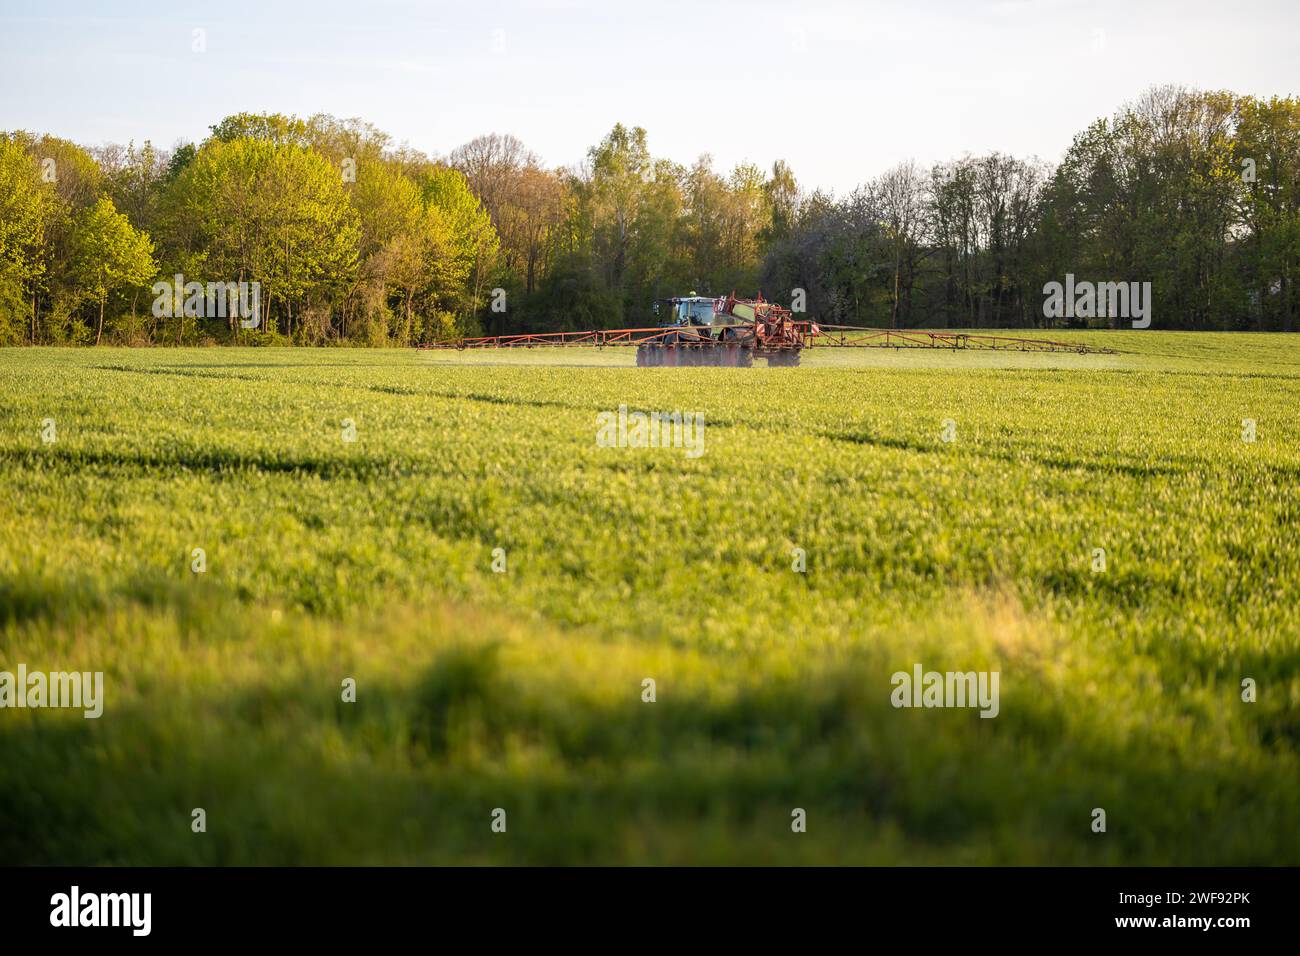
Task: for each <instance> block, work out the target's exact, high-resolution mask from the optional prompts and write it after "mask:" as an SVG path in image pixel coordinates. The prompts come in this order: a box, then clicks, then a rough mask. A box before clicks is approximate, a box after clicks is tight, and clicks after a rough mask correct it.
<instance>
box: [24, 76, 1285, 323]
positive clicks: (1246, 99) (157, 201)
mask: <svg viewBox="0 0 1300 956" xmlns="http://www.w3.org/2000/svg"><path fill="white" fill-rule="evenodd" d="M210 129H211V135H210V136H208V137H207V138H206V139H205V140H204V141H202V142H201V143H198V144H182V145H179V146H177V147H176V148H175V149H172V150H169V151H168V150H160V149H157V148H155V147H154V146H153V145H152V144H150V143H148V142H146V143H144V144H143V145H142V146H139V147H137V146H136V145H135V144H130V145H127V146H116V145H110V146H102V147H94V148H85V147H82V146H78V145H76V144H74V143H71V142H69V141H67V140H63V139H59V138H56V137H53V136H49V135H36V134H32V133H28V132H23V131H19V132H13V133H0V344H9V345H12V344H22V343H31V344H81V343H97V342H105V341H108V342H115V343H127V344H148V343H155V344H194V343H201V342H244V343H250V344H288V343H298V344H327V343H343V344H360V345H394V344H395V345H409V344H414V343H419V342H430V341H434V340H438V339H444V338H449V337H453V336H457V335H466V334H477V333H492V334H496V333H510V332H519V331H562V330H576V329H584V328H617V327H621V326H626V325H646V324H651V323H653V322H654V321H655V318H654V312H653V303H654V302H655V301H656V300H657V299H662V298H665V297H668V296H672V295H681V294H686V293H691V292H694V293H698V294H701V295H722V294H725V293H727V292H730V291H733V290H734V291H736V292H737V293H739V294H743V295H754V294H757V293H760V292H761V293H762V294H763V295H765V296H766V297H767V298H769V299H775V300H777V301H782V302H789V301H790V299H791V298H792V297H793V295H794V290H796V289H802V290H804V296H803V297H804V298H805V300H806V304H807V311H808V313H809V314H810V315H811V316H813V317H815V318H817V319H819V320H821V321H823V322H834V323H840V324H847V325H872V326H895V327H917V326H930V327H956V328H961V327H1000V328H1022V327H1041V326H1047V325H1056V324H1062V323H1070V324H1093V325H1104V324H1108V323H1114V324H1118V323H1116V322H1115V319H1113V318H1109V319H1108V318H1107V317H1104V316H1098V317H1092V318H1086V317H1085V318H1070V319H1065V318H1046V317H1045V315H1044V308H1043V302H1044V292H1043V290H1044V285H1045V284H1046V283H1049V282H1052V281H1058V282H1059V281H1061V280H1062V279H1063V278H1064V277H1065V276H1066V275H1067V274H1070V275H1074V276H1077V277H1079V278H1080V279H1090V280H1094V281H1106V282H1150V283H1151V300H1152V314H1153V316H1154V320H1155V321H1154V322H1153V327H1155V328H1166V329H1256V330H1287V331H1291V330H1296V329H1300V292H1298V291H1297V287H1296V284H1297V279H1298V278H1300V275H1298V274H1297V273H1298V271H1300V99H1298V98H1294V97H1290V98H1280V97H1273V98H1271V99H1267V100H1265V99H1258V98H1255V97H1251V96H1238V95H1234V94H1232V93H1227V92H1203V91H1197V90H1189V89H1184V88H1179V87H1158V88H1153V89H1151V90H1149V91H1148V92H1147V93H1145V94H1144V95H1143V96H1141V97H1140V98H1138V99H1137V100H1135V101H1134V102H1132V103H1130V104H1127V105H1125V106H1124V107H1122V108H1121V109H1120V110H1119V111H1118V112H1117V113H1116V114H1115V115H1114V116H1112V117H1106V118H1102V119H1098V120H1096V121H1095V122H1094V123H1092V124H1091V125H1089V126H1088V127H1087V128H1086V129H1085V130H1083V131H1082V132H1080V133H1079V134H1078V135H1077V136H1076V137H1075V138H1074V141H1073V143H1072V144H1071V146H1070V147H1069V149H1068V150H1067V151H1066V154H1065V156H1064V157H1063V158H1062V159H1061V161H1060V162H1059V163H1057V164H1055V165H1053V164H1050V163H1047V162H1045V161H1042V160H1040V159H1037V158H1032V157H1031V158H1017V157H1013V156H1007V155H1003V154H1000V153H993V154H990V155H987V156H963V157H961V158H957V159H954V160H951V161H947V162H940V163H936V164H934V165H933V166H931V167H929V168H923V167H922V166H920V165H918V164H917V163H915V162H905V163H902V164H900V165H898V166H896V167H895V168H893V169H890V170H888V171H886V172H884V173H883V174H881V175H879V176H877V177H876V178H874V179H872V180H871V181H869V182H867V183H864V184H863V185H861V186H860V187H858V188H857V189H855V190H853V191H852V192H850V193H848V194H847V195H845V196H843V197H838V198H837V197H835V196H833V195H831V194H829V193H827V192H825V191H823V190H820V189H813V190H808V189H805V188H803V187H801V185H800V184H799V182H798V181H797V179H796V178H795V175H794V172H793V171H792V170H791V169H790V168H789V166H788V165H787V164H786V163H784V162H783V161H780V160H778V161H776V162H775V163H774V164H773V165H772V167H771V168H770V169H763V168H760V167H758V166H756V165H754V164H752V163H740V164H738V165H737V166H735V167H734V168H733V169H732V170H731V171H730V172H720V171H718V170H717V169H715V167H714V163H713V161H712V159H711V157H710V156H708V155H707V154H706V155H703V156H701V157H700V158H699V159H697V160H696V161H695V162H694V163H693V164H691V165H689V166H684V165H682V164H680V163H676V162H673V161H671V160H668V159H664V158H660V157H655V156H654V155H653V154H652V153H651V151H650V148H649V145H648V141H647V136H646V132H645V130H643V129H641V128H639V127H627V126H623V125H621V124H620V125H616V126H615V127H614V128H613V129H612V130H611V131H610V132H609V133H608V134H607V135H606V136H605V137H604V138H603V139H602V140H601V141H600V142H599V143H598V144H596V145H595V146H593V147H591V149H590V150H588V152H587V155H586V158H585V160H584V161H583V162H582V163H580V164H579V165H577V166H576V167H570V168H549V167H547V166H546V165H545V164H543V163H542V162H541V161H540V160H539V159H538V157H537V156H535V155H534V154H533V153H532V152H531V151H529V150H528V149H527V148H526V146H525V145H524V144H523V143H521V142H520V141H519V140H517V139H515V138H514V137H512V136H509V135H499V134H491V135H485V136H480V137H478V138H476V139H474V140H472V141H470V142H468V143H465V144H464V145H462V146H459V147H457V148H456V149H453V150H452V151H451V152H450V153H448V154H447V155H446V156H442V157H429V156H427V155H425V154H423V153H421V152H419V151H416V150H413V149H411V148H409V147H407V146H404V145H397V144H394V142H393V141H392V139H391V137H389V136H388V135H387V134H386V133H384V132H383V131H380V130H378V129H376V128H375V127H374V126H372V125H370V124H368V123H365V122H363V121H361V120H358V119H347V120H341V119H337V118H334V117H331V116H327V115H317V116H313V117H310V118H308V119H300V118H297V117H292V116H283V115H279V114H250V113H244V114H237V115H234V116H230V117H227V118H225V119H223V120H221V121H220V122H219V123H217V124H216V125H214V126H212V127H211V128H210ZM174 277H181V279H183V281H184V282H186V283H191V282H194V283H199V284H201V285H202V284H205V283H255V284H256V285H255V287H254V288H255V295H256V300H257V309H258V318H257V321H256V323H255V324H254V325H252V326H251V327H250V324H249V323H244V322H241V321H240V316H238V315H236V314H234V313H232V312H231V311H230V310H226V314H219V315H213V314H211V309H204V308H200V307H198V303H197V302H190V303H188V304H189V307H186V303H183V302H180V301H176V302H168V303H167V305H168V306H169V308H166V309H159V308H158V307H157V306H158V303H159V301H160V299H162V298H167V299H173V298H175V295H174V294H173V293H171V292H164V291H161V290H164V289H171V288H172V287H173V279H174ZM179 281H180V280H177V284H179ZM171 305H175V306H176V307H175V308H170V306H171Z"/></svg>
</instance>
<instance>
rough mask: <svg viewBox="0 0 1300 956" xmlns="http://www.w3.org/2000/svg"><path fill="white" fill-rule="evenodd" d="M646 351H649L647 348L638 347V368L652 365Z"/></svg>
mask: <svg viewBox="0 0 1300 956" xmlns="http://www.w3.org/2000/svg"><path fill="white" fill-rule="evenodd" d="M646 351H647V350H646V347H645V346H644V345H638V346H637V347H636V365H637V368H645V367H646V366H647V365H649V364H650V360H649V357H648V355H647V354H646Z"/></svg>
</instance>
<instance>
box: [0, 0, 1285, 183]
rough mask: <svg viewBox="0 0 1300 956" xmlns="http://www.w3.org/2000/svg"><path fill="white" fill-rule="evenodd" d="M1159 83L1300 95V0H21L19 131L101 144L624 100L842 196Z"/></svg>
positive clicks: (3, 14)
mask: <svg viewBox="0 0 1300 956" xmlns="http://www.w3.org/2000/svg"><path fill="white" fill-rule="evenodd" d="M196 30H202V31H204V34H203V40H204V44H203V45H204V46H205V49H203V50H196V49H195V47H196V46H197V45H199V44H198V43H197V41H196V39H195V33H194V31H196ZM1157 83H1182V84H1186V85H1189V86H1197V87H1201V88H1205V89H1231V90H1233V91H1236V92H1240V93H1254V94H1256V95H1262V96H1268V95H1273V94H1279V95H1297V94H1300V0H1219V2H1202V0H1183V2H1174V0H1149V2H1143V0H1128V2H1123V0H1105V2H1092V0H990V2H981V0H970V2H961V0H933V2H924V0H918V2H914V3H905V2H883V3H832V2H821V0H784V2H771V0H751V2H748V3H722V2H718V3H713V2H709V0H694V2H691V0H686V2H679V0H649V2H636V3H625V2H621V0H605V2H588V0H533V2H496V0H467V2H462V3H442V2H437V3H434V2H429V3H415V2H401V0H391V2H361V0H348V2H341V0H313V2H310V3H306V2H274V0H262V2H248V3H246V2H243V0H227V2H222V3H213V4H206V5H205V4H198V3H186V2H173V3H164V2H145V0H137V2H117V3H113V2H103V3H89V2H80V3H77V2H57V0H33V2H21V0H0V129H16V128H21V129H29V130H33V131H36V132H49V133H53V134H55V135H58V136H62V137H66V138H68V139H72V140H75V141H77V142H79V143H82V144H84V145H98V144H101V143H105V142H121V143H125V142H127V141H130V140H135V141H136V142H137V143H139V142H141V141H143V140H145V139H152V140H153V141H154V143H155V144H157V145H159V146H165V147H170V146H172V145H174V144H175V143H176V142H178V141H180V140H194V141H197V140H200V139H202V138H203V137H204V136H206V135H207V132H208V126H209V125H211V124H213V123H216V122H217V121H218V120H220V119H221V118H222V117H223V116H226V115H228V114H230V113H234V112H239V111H241V110H247V111H251V112H263V111H278V112H284V113H297V114H299V115H301V116H308V115H310V114H312V113H315V112H327V113H332V114H334V115H335V116H339V117H349V116H359V117H361V118H363V119H365V120H368V121H370V122H372V123H374V124H375V125H376V126H378V127H379V128H381V129H383V130H385V131H386V132H388V133H389V134H391V135H392V136H393V138H394V140H395V141H396V142H407V143H409V144H410V145H411V146H414V147H416V148H417V149H420V150H423V151H425V152H427V153H430V154H433V155H445V154H446V153H447V152H449V151H450V150H451V149H453V148H454V147H455V146H457V145H459V144H460V143H462V142H464V141H466V140H468V139H470V138H472V137H474V136H476V135H478V134H480V133H489V132H499V133H513V134H514V135H515V136H517V137H519V138H520V139H521V140H523V141H524V143H525V144H526V145H527V146H529V147H530V148H531V149H532V150H533V151H534V152H536V153H537V154H538V155H539V156H540V157H541V158H542V160H543V161H544V162H546V163H547V164H548V165H565V164H570V163H575V162H577V161H579V160H581V159H582V157H583V155H584V154H585V152H586V150H587V148H588V147H589V146H591V145H592V144H594V143H596V142H597V141H598V140H599V139H600V138H601V136H603V135H604V134H605V133H606V132H607V131H608V130H609V128H610V127H611V126H613V124H614V123H616V122H623V123H625V124H628V125H638V126H644V127H645V128H646V130H647V132H648V134H649V139H650V148H651V151H652V152H653V153H654V154H655V155H656V156H667V157H670V158H672V159H674V160H677V161H679V162H682V163H690V162H692V161H693V160H694V159H695V157H696V156H698V155H699V154H700V153H701V152H709V153H712V154H713V156H714V158H715V161H716V164H717V166H718V167H719V168H721V169H723V170H724V171H725V170H726V169H729V168H730V167H731V166H732V165H733V164H735V163H736V162H738V161H741V160H750V161H753V162H756V163H758V164H760V165H762V166H764V167H770V166H771V164H772V162H773V160H776V159H785V160H786V161H787V162H789V163H790V164H791V166H792V167H793V169H794V172H795V175H796V176H797V177H798V179H799V181H800V183H801V185H803V186H805V187H807V188H811V187H816V186H821V187H823V188H826V189H831V190H834V191H836V192H837V193H841V194H842V193H844V192H846V191H848V190H850V189H852V188H853V187H854V186H855V185H857V184H858V183H861V182H864V181H866V180H868V179H870V178H871V177H872V176H874V175H876V174H878V173H880V172H881V171H883V170H884V169H886V168H888V167H889V166H891V165H893V164H894V163H896V162H898V161H900V160H904V159H907V158H914V159H916V160H918V161H920V162H922V163H926V164H928V163H930V162H933V161H935V160H942V159H950V158H952V157H955V156H960V155H961V154H963V153H966V152H970V153H976V154H978V153H981V152H987V151H990V150H995V149H996V150H1001V151H1003V152H1009V153H1013V154H1016V155H1019V156H1030V155H1037V156H1040V157H1042V158H1044V159H1048V160H1052V161H1056V160H1058V159H1059V158H1060V156H1061V154H1062V153H1063V152H1064V150H1065V149H1066V147H1067V146H1068V145H1069V143H1070V140H1071V137H1072V136H1073V135H1074V134H1075V133H1076V132H1078V131H1079V130H1081V129H1082V128H1083V127H1084V126H1086V125H1087V124H1088V123H1089V122H1090V121H1092V120H1093V119H1095V118H1097V117H1099V116H1108V115H1110V114H1111V113H1112V112H1114V110H1115V109H1116V108H1117V107H1119V106H1120V105H1121V104H1122V103H1124V102H1125V101H1126V100H1130V99H1133V98H1135V97H1136V96H1137V95H1139V94H1140V93H1141V92H1142V91H1143V90H1144V89H1146V88H1147V87H1148V86H1150V85H1152V84H1157Z"/></svg>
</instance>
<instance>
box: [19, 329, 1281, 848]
mask: <svg viewBox="0 0 1300 956" xmlns="http://www.w3.org/2000/svg"><path fill="white" fill-rule="evenodd" d="M1070 335H1074V336H1078V337H1080V338H1082V339H1084V340H1087V341H1091V342H1097V343H1101V344H1107V345H1111V346H1112V347H1114V348H1116V349H1117V350H1119V351H1118V352H1117V354H1116V355H1112V356H1079V355H1072V354H1059V355H1056V354H1054V355H1020V354H1018V353H1010V354H1004V353H947V352H943V353H912V352H893V351H887V352H886V351H875V350H870V351H865V350H864V351H862V352H858V351H853V352H849V351H845V352H835V353H831V352H827V353H817V354H814V355H811V356H809V357H808V358H807V360H806V361H805V366H804V367H802V368H798V369H766V368H763V367H756V368H753V369H708V368H698V369H636V368H634V367H630V365H631V355H630V353H628V352H615V350H605V351H603V352H598V351H596V350H580V351H577V352H570V351H561V350H554V351H544V350H530V351H528V352H522V353H517V352H510V353H506V352H496V353H486V352H483V353H472V352H465V353H455V352H424V353H420V352H373V351H351V350H331V351H310V352H309V351H293V350H233V349H208V350H180V351H177V350H156V351H122V350H107V349H104V350H93V351H89V350H88V351H55V350H25V351H5V352H0V469H3V477H4V483H5V487H6V492H7V493H6V495H5V496H4V497H3V499H0V616H2V617H3V619H4V624H3V631H2V632H0V633H2V636H0V668H11V667H12V666H16V664H17V663H18V662H25V663H26V664H27V665H28V667H29V668H34V669H35V668H42V669H48V670H70V669H85V670H103V671H105V672H106V677H107V693H108V700H107V703H106V709H105V715H104V717H103V718H101V719H100V720H98V721H87V720H82V719H81V718H80V717H78V716H75V715H73V714H70V713H68V712H56V711H49V710H45V711H41V710H25V711H16V710H4V711H0V748H3V751H4V754H5V759H4V760H3V761H0V819H4V820H5V821H6V826H5V827H4V828H3V829H0V860H5V861H14V862H43V863H98V862H130V863H288V862H321V863H353V862H360V863H378V862H399V863H430V862H493V861H510V862H642V861H644V862H725V861H748V862H885V863H897V862H903V863H912V862H924V863H935V862H960V863H973V862H1014V863H1029V862H1066V863H1074V862H1105V863H1158V862H1179V863H1260V862H1266V863H1296V862H1297V861H1298V858H1300V823H1298V822H1297V815H1296V814H1295V812H1294V808H1295V807H1296V806H1297V805H1298V804H1300V761H1298V760H1297V746H1298V745H1297V740H1298V738H1300V719H1298V718H1297V714H1298V713H1300V611H1297V608H1296V602H1295V598H1294V596H1295V594H1296V593H1298V591H1300V549H1298V548H1297V546H1296V541H1295V529H1296V527H1297V524H1298V522H1300V492H1298V491H1297V487H1300V486H1298V483H1297V478H1298V477H1300V420H1297V417H1296V415H1295V409H1296V408H1298V407H1300V367H1298V360H1297V359H1295V358H1294V356H1295V355H1296V352H1295V349H1296V347H1297V345H1300V337H1290V336H1289V337H1282V336H1231V335H1216V334H1207V335H1203V336H1202V335H1190V334H1178V335H1174V334H1168V333H1140V332H1128V333H1118V334H1108V333H1053V334H1052V337H1067V336H1070ZM484 363H490V364H484ZM620 404H626V405H628V406H629V407H630V408H633V409H640V410H644V411H654V410H660V411H671V410H683V411H698V412H702V413H703V414H704V416H705V420H706V453H705V454H704V455H703V457H701V458H698V459H690V458H687V457H686V456H685V454H684V453H683V451H682V450H681V449H644V450H641V449H628V448H625V449H609V448H600V447H597V445H596V443H595V441H594V434H595V416H596V414H597V413H598V412H601V411H607V410H613V409H616V408H617V407H618V406H619V405H620ZM47 418H48V419H53V420H54V422H55V425H56V428H57V441H55V442H54V443H52V444H46V443H44V442H43V441H42V438H41V428H42V421H43V420H45V419H47ZM345 419H350V420H352V421H353V422H354V423H355V426H356V437H357V440H356V441H355V442H345V441H343V438H342V430H343V422H344V420H345ZM1243 419H1252V420H1254V421H1255V422H1256V428H1257V435H1258V440H1257V441H1255V442H1254V443H1246V442H1243V441H1242V427H1243V426H1242V420H1243ZM944 420H951V421H952V423H953V425H954V427H955V431H956V440H955V441H953V442H945V441H943V440H942V437H941V428H942V423H943V422H944ZM796 547H799V548H802V549H804V550H805V551H806V553H807V561H808V572H807V573H806V574H797V573H795V572H793V571H792V570H791V561H792V553H793V549H794V548H796ZM195 548H202V549H203V550H204V551H205V553H206V561H207V571H206V572H205V573H204V574H201V575H200V574H193V573H191V571H190V565H191V560H192V558H191V554H192V551H193V549H195ZM494 548H502V549H504V550H505V553H506V559H507V566H508V571H507V573H505V574H496V573H493V571H492V568H491V565H492V560H493V557H492V552H493V549H494ZM1096 548H1104V549H1105V550H1106V556H1107V570H1106V572H1105V573H1102V574H1097V573H1094V572H1093V571H1092V569H1091V561H1092V558H1093V552H1094V549H1096ZM915 663H921V664H923V665H924V666H925V667H926V668H927V669H937V670H963V671H965V670H977V669H996V670H999V671H1000V672H1001V691H1002V701H1001V712H1000V714H999V716H998V717H997V718H995V719H992V720H981V719H979V718H978V716H977V715H976V713H975V712H974V711H969V710H963V711H955V710H950V711H943V710H916V711H913V710H895V709H893V708H892V707H891V706H890V704H889V692H890V690H891V686H890V680H889V679H890V675H891V674H892V673H893V672H894V671H896V670H909V669H910V668H911V667H912V666H913V664H915ZM347 677H352V678H355V679H356V681H357V685H358V697H357V702H356V703H355V704H347V703H343V702H342V701H341V700H340V685H341V682H342V681H343V679H344V678H347ZM1246 677H1249V678H1252V679H1253V680H1254V681H1255V682H1256V683H1257V686H1258V701H1257V702H1255V703H1249V704H1248V703H1244V702H1242V700H1241V686H1240V685H1241V681H1242V679H1243V678H1246ZM647 678H652V679H654V680H655V682H656V688H657V700H656V701H655V702H654V703H644V702H643V701H642V682H643V681H644V680H645V679H647ZM194 807H203V808H205V809H206V811H207V813H208V819H209V828H208V832H207V833H206V834H202V835H199V834H194V833H192V832H191V831H190V811H191V809H192V808H194ZM496 807H502V808H504V809H506V811H507V813H508V819H509V828H508V832H507V833H506V834H493V833H492V832H491V830H490V828H489V823H490V814H491V811H492V810H493V809H494V808H496ZM795 807H801V808H804V809H806V810H807V812H808V820H809V825H808V832H807V833H805V834H799V835H796V834H793V833H791V832H790V811H791V810H792V809H793V808H795ZM1094 807H1103V808H1105V809H1106V811H1107V817H1108V831H1107V833H1105V834H1095V833H1093V832H1091V830H1090V827H1089V824H1090V822H1091V816H1090V814H1091V811H1092V809H1093V808H1094Z"/></svg>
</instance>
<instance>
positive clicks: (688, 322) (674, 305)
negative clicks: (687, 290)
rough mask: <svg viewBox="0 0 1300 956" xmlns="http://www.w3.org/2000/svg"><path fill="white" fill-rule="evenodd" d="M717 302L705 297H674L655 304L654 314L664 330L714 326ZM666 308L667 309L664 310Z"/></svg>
mask: <svg viewBox="0 0 1300 956" xmlns="http://www.w3.org/2000/svg"><path fill="white" fill-rule="evenodd" d="M716 305H717V300H716V299H713V298H711V297H709V296H705V295H696V294H695V293H694V292H692V293H691V294H690V295H680V296H673V298H671V299H659V300H658V301H656V302H655V304H654V313H655V315H657V316H658V317H659V324H660V325H661V326H663V327H664V328H671V327H673V326H704V327H705V328H708V327H709V326H711V325H713V321H714V316H715V314H716V312H715V308H714V307H715V306H716ZM662 306H666V307H667V308H662Z"/></svg>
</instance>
